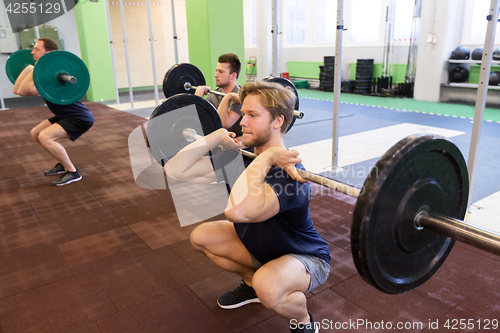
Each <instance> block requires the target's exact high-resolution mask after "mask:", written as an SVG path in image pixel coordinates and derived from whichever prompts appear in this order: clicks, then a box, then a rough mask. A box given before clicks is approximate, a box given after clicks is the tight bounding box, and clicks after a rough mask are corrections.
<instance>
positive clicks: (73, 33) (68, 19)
mask: <svg viewBox="0 0 500 333" xmlns="http://www.w3.org/2000/svg"><path fill="white" fill-rule="evenodd" d="M0 8H1V7H0ZM2 15H3V13H0V17H1V16H2ZM46 24H49V25H52V26H54V27H56V28H58V29H59V31H58V32H59V38H60V39H62V40H63V41H62V43H64V49H65V51H68V52H72V53H74V54H76V55H77V56H79V57H80V44H79V41H78V32H77V28H76V20H75V12H74V11H73V10H71V11H69V12H68V13H66V14H65V15H62V16H60V17H58V18H56V19H54V20H52V21H49V22H47V23H46ZM9 28H10V27H9ZM8 57H9V54H0V89H2V93H3V97H4V98H12V97H19V96H17V95H14V94H13V93H12V88H13V87H14V85H13V84H12V83H11V82H10V80H9V78H8V77H7V74H6V73H5V63H6V61H7V59H8Z"/></svg>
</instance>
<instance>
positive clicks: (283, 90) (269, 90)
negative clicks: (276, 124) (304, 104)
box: [240, 80, 296, 133]
mask: <svg viewBox="0 0 500 333" xmlns="http://www.w3.org/2000/svg"><path fill="white" fill-rule="evenodd" d="M249 95H259V96H260V103H261V104H262V106H263V107H264V108H265V109H266V110H267V111H269V113H270V114H271V117H272V119H273V120H274V119H276V117H278V116H283V118H284V120H283V125H282V126H281V133H286V130H287V129H288V126H290V123H291V122H292V120H293V108H294V106H295V101H296V96H295V94H294V92H293V91H292V89H291V88H290V87H285V86H283V85H281V84H279V83H276V82H266V81H259V80H257V81H255V82H247V83H245V85H244V86H243V87H241V89H240V101H241V103H243V101H244V100H245V98H246V97H247V96H249Z"/></svg>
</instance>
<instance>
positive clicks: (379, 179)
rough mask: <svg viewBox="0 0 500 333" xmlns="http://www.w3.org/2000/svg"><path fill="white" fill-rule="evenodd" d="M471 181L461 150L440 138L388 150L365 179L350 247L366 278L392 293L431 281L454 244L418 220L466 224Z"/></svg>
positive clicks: (408, 141) (417, 138)
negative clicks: (431, 217)
mask: <svg viewBox="0 0 500 333" xmlns="http://www.w3.org/2000/svg"><path fill="white" fill-rule="evenodd" d="M468 192H469V181H468V174H467V167H466V164H465V160H464V158H463V156H462V154H461V153H460V150H459V149H458V148H457V147H456V146H455V145H454V144H453V143H452V142H451V141H449V140H447V139H445V138H443V137H441V136H438V135H423V134H422V135H412V136H409V137H407V138H405V139H403V140H401V141H400V142H398V143H397V144H396V145H394V146H393V147H392V148H391V149H389V150H388V151H387V152H386V153H385V154H384V155H383V156H382V157H381V158H380V160H379V161H378V162H377V163H376V164H375V166H374V167H373V169H372V171H371V173H370V175H369V176H368V178H367V179H366V181H365V183H364V185H363V190H362V192H361V193H362V194H361V195H360V196H359V197H358V200H357V202H356V206H355V208H354V213H353V223H352V229H351V248H352V253H353V259H354V263H355V265H356V268H357V270H358V272H359V274H360V275H361V277H362V278H363V279H364V280H365V281H366V282H368V283H369V284H371V285H372V286H374V287H375V288H377V289H379V290H381V291H383V292H385V293H389V294H401V293H404V292H407V291H410V290H412V289H414V288H416V287H418V286H420V285H421V284H423V283H424V282H425V281H427V280H428V279H429V278H430V277H431V276H432V275H433V274H434V273H435V272H436V271H437V270H438V268H439V267H440V266H441V264H442V263H443V262H444V260H445V259H446V257H447V256H448V254H449V253H450V251H451V249H452V247H453V244H454V242H455V241H454V240H452V239H451V238H447V237H446V236H443V235H441V234H439V233H435V232H432V231H429V230H425V229H424V230H417V228H416V227H415V225H414V218H415V215H416V214H417V212H418V211H419V210H420V209H421V208H423V207H425V206H427V207H428V208H429V211H431V212H435V213H440V214H442V215H445V216H450V217H453V218H457V219H463V218H464V216H465V212H466V208H467V198H468Z"/></svg>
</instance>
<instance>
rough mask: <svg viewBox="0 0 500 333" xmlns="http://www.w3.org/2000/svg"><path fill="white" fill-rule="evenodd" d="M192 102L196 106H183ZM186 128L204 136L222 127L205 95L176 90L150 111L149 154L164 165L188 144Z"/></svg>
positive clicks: (190, 104) (215, 111)
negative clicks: (184, 132)
mask: <svg viewBox="0 0 500 333" xmlns="http://www.w3.org/2000/svg"><path fill="white" fill-rule="evenodd" d="M192 105H194V106H195V109H196V111H195V109H194V108H193V109H191V108H185V107H189V106H192ZM186 128H192V129H194V130H195V131H196V133H197V134H198V135H201V136H205V135H208V134H210V133H212V132H213V131H215V130H217V129H219V128H222V122H221V120H220V117H219V114H218V113H217V110H216V109H215V107H214V106H213V104H212V103H210V102H209V101H207V100H206V99H204V98H202V97H199V96H196V95H192V94H177V95H174V96H171V97H169V98H167V99H166V100H165V101H164V102H163V103H162V104H160V105H158V106H157V107H156V109H155V110H154V111H153V113H152V114H151V117H150V118H149V121H148V125H147V131H146V133H147V137H148V143H149V149H150V151H151V154H152V155H153V157H154V158H155V160H157V161H158V162H159V163H160V164H162V165H164V164H165V163H166V162H167V161H168V160H169V159H170V158H172V157H173V156H174V155H175V154H177V153H178V152H179V151H180V150H181V149H182V148H184V147H185V146H187V145H188V144H189V142H188V141H186V139H185V138H184V136H183V131H184V130H185V129H186Z"/></svg>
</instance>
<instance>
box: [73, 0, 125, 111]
mask: <svg viewBox="0 0 500 333" xmlns="http://www.w3.org/2000/svg"><path fill="white" fill-rule="evenodd" d="M105 6H106V4H105V2H104V1H99V2H91V1H90V0H81V1H79V2H78V4H77V5H76V6H75V8H74V10H75V17H76V25H77V29H78V38H79V42H80V51H81V54H82V60H83V62H85V64H86V65H87V67H88V69H89V73H90V87H89V90H88V91H87V99H88V100H89V101H97V102H99V101H101V100H104V101H106V100H112V99H115V97H116V95H115V83H114V79H113V65H112V62H111V50H110V47H109V36H108V23H107V18H106V7H105Z"/></svg>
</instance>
